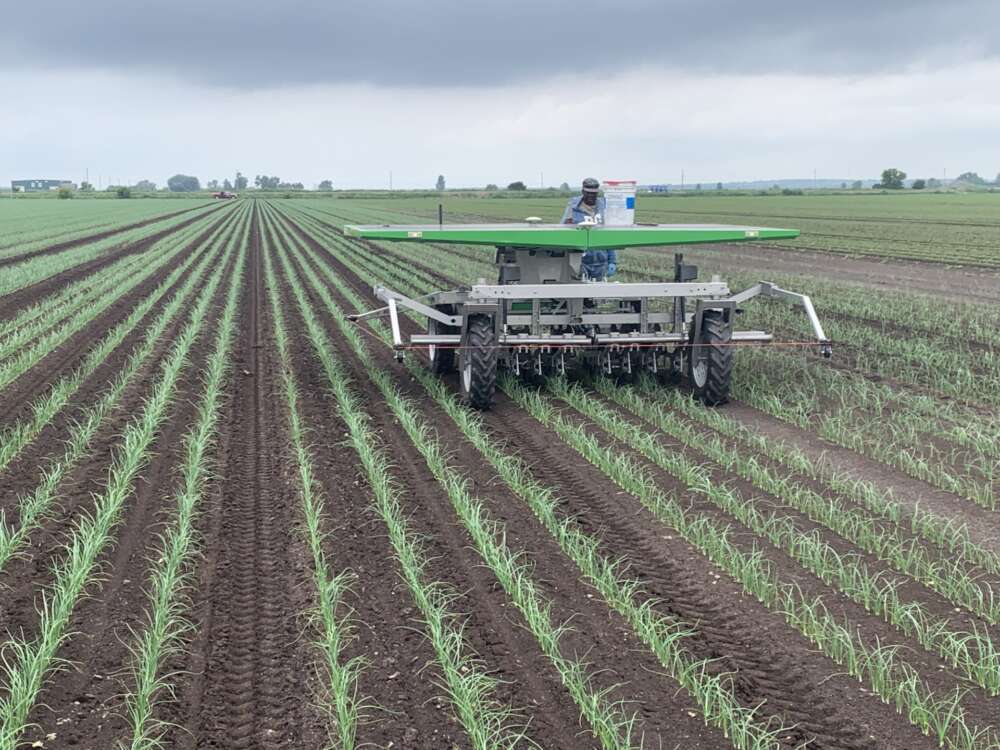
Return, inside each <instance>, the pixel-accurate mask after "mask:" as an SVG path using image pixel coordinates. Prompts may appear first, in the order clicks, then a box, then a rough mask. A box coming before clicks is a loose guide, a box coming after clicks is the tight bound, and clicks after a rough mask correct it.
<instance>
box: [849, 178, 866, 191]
mask: <svg viewBox="0 0 1000 750" xmlns="http://www.w3.org/2000/svg"><path fill="white" fill-rule="evenodd" d="M863 187H864V183H862V182H861V180H855V181H854V182H852V183H851V190H860V189H861V188H863Z"/></svg>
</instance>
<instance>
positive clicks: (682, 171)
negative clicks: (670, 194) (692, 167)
mask: <svg viewBox="0 0 1000 750" xmlns="http://www.w3.org/2000/svg"><path fill="white" fill-rule="evenodd" d="M683 189H684V170H683V169H682V170H681V190H683Z"/></svg>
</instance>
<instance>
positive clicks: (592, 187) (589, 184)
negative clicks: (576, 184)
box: [583, 177, 601, 193]
mask: <svg viewBox="0 0 1000 750" xmlns="http://www.w3.org/2000/svg"><path fill="white" fill-rule="evenodd" d="M600 187H601V183H599V182H598V181H597V180H595V179H594V178H593V177H588V178H587V179H586V180H584V181H583V192H585V193H596V192H597V191H598V190H599V189H600Z"/></svg>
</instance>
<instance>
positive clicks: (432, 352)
mask: <svg viewBox="0 0 1000 750" xmlns="http://www.w3.org/2000/svg"><path fill="white" fill-rule="evenodd" d="M435 309H437V310H440V311H441V312H443V313H445V314H447V315H454V314H455V307H454V305H436V306H435ZM458 332H459V331H458V329H457V328H455V327H454V326H449V325H445V324H444V323H440V322H438V321H436V320H434V318H429V319H428V321H427V333H428V334H430V335H431V336H436V335H438V334H447V333H452V334H454V333H458ZM427 359H428V360H430V365H431V372H433V373H434V374H435V375H444V374H446V373H449V372H453V371H454V370H455V350H454V349H453V348H451V347H441V346H434V344H431V345H430V346H428V347H427Z"/></svg>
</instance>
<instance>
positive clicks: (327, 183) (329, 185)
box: [319, 180, 333, 192]
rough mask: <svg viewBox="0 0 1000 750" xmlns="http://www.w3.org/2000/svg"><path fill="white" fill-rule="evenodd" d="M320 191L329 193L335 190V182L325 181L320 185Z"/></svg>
mask: <svg viewBox="0 0 1000 750" xmlns="http://www.w3.org/2000/svg"><path fill="white" fill-rule="evenodd" d="M319 189H320V190H322V191H324V192H329V191H331V190H333V180H323V181H322V182H321V183H320V184H319Z"/></svg>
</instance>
